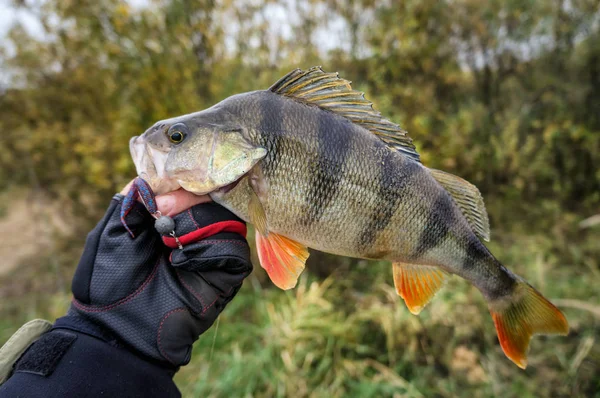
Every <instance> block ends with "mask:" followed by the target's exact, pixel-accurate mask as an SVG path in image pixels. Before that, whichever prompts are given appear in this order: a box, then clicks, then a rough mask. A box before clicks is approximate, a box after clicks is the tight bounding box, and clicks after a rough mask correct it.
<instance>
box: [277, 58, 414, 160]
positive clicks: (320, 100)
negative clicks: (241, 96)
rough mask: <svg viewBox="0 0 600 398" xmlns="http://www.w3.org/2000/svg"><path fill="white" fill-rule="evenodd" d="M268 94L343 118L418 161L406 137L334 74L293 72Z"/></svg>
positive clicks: (360, 94) (317, 68) (404, 132)
mask: <svg viewBox="0 0 600 398" xmlns="http://www.w3.org/2000/svg"><path fill="white" fill-rule="evenodd" d="M269 90H270V91H272V92H274V93H276V94H281V95H285V96H286V97H291V98H294V99H296V100H299V101H302V102H304V103H309V104H315V105H317V106H319V107H320V108H322V109H326V110H328V111H331V112H334V113H337V114H338V115H341V116H344V117H345V118H347V119H350V120H351V121H352V122H353V123H356V124H358V125H360V126H361V127H363V128H365V129H367V130H369V131H370V132H372V133H373V134H375V135H377V137H379V138H380V139H381V140H382V141H383V142H385V143H386V144H387V145H388V146H389V147H391V148H393V149H395V150H397V151H399V152H401V153H403V154H405V155H407V156H409V157H411V158H412V159H414V160H416V161H420V160H419V154H418V153H417V150H416V149H415V146H414V144H413V142H412V140H411V139H410V137H409V136H408V133H407V132H406V131H404V130H402V129H401V128H400V126H398V125H397V124H394V123H392V122H390V121H389V120H387V119H384V118H383V117H381V114H380V113H379V112H377V111H375V110H374V109H373V104H372V103H371V101H369V100H367V99H365V95H364V94H363V93H361V92H360V91H356V90H353V89H352V87H351V86H350V82H349V81H348V80H344V79H342V78H340V77H339V76H338V74H337V73H325V72H323V70H322V69H321V67H320V66H315V67H312V68H310V69H308V70H306V71H303V70H301V69H295V70H293V71H291V72H290V73H288V74H287V75H285V76H284V77H282V78H281V79H279V81H277V83H275V84H273V85H272V86H271V87H270V88H269Z"/></svg>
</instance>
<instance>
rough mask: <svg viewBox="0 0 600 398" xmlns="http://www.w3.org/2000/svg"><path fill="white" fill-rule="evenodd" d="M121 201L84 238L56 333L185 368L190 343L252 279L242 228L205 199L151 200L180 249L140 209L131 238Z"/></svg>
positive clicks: (180, 194)
mask: <svg viewBox="0 0 600 398" xmlns="http://www.w3.org/2000/svg"><path fill="white" fill-rule="evenodd" d="M124 192H125V193H126V192H127V191H125V190H124ZM122 200H123V196H122V195H116V196H115V197H114V198H113V201H112V203H111V205H110V207H109V209H108V211H107V213H106V215H105V216H104V218H103V219H102V220H101V221H100V223H99V224H98V225H97V226H96V228H95V229H94V230H93V231H92V232H90V234H89V235H88V239H87V243H86V246H85V249H84V252H83V255H82V257H81V260H80V263H79V266H78V268H77V270H76V272H75V276H74V278H73V284H72V290H73V295H74V299H73V302H72V305H71V308H70V310H69V313H68V316H67V317H64V318H61V319H59V320H58V321H57V322H56V324H55V327H62V328H67V329H69V328H70V329H76V330H79V331H82V332H84V333H96V334H97V333H101V334H102V335H103V338H104V339H106V340H115V341H116V342H118V343H120V344H123V345H125V346H126V347H127V348H129V349H130V350H132V351H134V352H135V353H137V354H138V355H141V356H143V357H147V358H151V359H154V360H156V361H159V362H160V363H163V364H164V365H167V366H171V367H178V366H181V365H185V364H187V363H188V362H189V360H190V354H191V347H192V344H193V342H194V341H196V340H197V339H198V337H199V335H200V334H202V333H203V332H204V331H205V330H206V329H208V328H209V327H210V326H211V325H212V324H213V322H214V321H215V320H216V318H217V316H218V315H219V314H220V312H221V311H222V310H223V308H224V307H225V305H226V304H227V303H228V302H229V301H230V300H231V299H232V298H233V297H234V296H235V294H236V293H237V291H238V290H239V288H240V287H241V284H242V282H243V280H244V278H246V277H247V276H248V275H249V274H250V272H251V271H252V264H251V262H250V253H249V248H248V244H247V242H246V240H245V238H244V236H245V233H246V227H245V224H244V223H243V221H242V220H240V219H239V218H237V217H236V216H235V215H234V214H233V213H231V212H229V211H228V210H226V209H225V208H223V207H221V206H219V205H217V204H214V203H209V201H210V198H209V197H208V196H196V195H193V194H190V193H188V192H185V191H175V192H172V193H169V194H166V195H161V196H157V198H156V200H157V206H158V208H159V210H160V211H161V213H162V214H164V215H169V216H172V217H173V220H174V221H175V234H176V236H177V237H178V240H179V242H180V243H181V244H182V245H183V247H182V248H181V249H179V248H178V245H177V243H176V242H175V240H174V238H171V237H161V236H160V235H159V234H158V233H157V232H156V230H155V229H154V219H153V218H152V217H151V216H150V214H149V213H148V212H147V211H146V209H145V208H144V207H143V205H142V204H140V203H137V204H136V205H135V206H134V208H133V210H132V211H130V212H129V214H128V215H127V220H126V221H127V224H128V226H129V228H130V229H131V230H133V231H135V234H134V235H135V238H132V237H131V236H130V235H129V234H128V233H127V231H126V229H125V227H124V226H123V225H122V223H121V220H120V217H119V213H120V207H121V204H122ZM190 206H191V208H190ZM82 325H83V326H82ZM82 328H83V329H86V330H81V329H82Z"/></svg>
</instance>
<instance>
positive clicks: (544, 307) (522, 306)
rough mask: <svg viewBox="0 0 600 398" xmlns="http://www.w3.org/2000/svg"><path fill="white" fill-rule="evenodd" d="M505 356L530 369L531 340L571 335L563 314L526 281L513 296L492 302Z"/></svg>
mask: <svg viewBox="0 0 600 398" xmlns="http://www.w3.org/2000/svg"><path fill="white" fill-rule="evenodd" d="M489 309H490V312H491V314H492V318H493V319H494V324H495V325H496V332H497V333H498V340H500V345H501V346H502V350H503V351H504V354H506V356H507V357H508V358H509V359H510V360H511V361H513V362H514V363H515V364H516V365H517V366H519V367H520V368H522V369H525V368H526V367H527V350H528V348H529V340H530V339H531V337H532V336H533V335H534V334H560V335H566V334H568V333H569V324H568V323H567V319H566V318H565V316H564V315H563V313H562V312H561V311H560V310H559V309H558V308H556V307H555V306H554V305H553V304H552V303H550V301H548V300H547V299H546V298H544V296H542V294H541V293H540V292H538V291H537V290H535V289H534V288H533V287H531V286H530V285H529V284H528V283H527V282H525V281H523V280H518V282H517V284H516V286H515V288H514V290H513V292H512V294H510V295H509V296H506V297H503V298H501V299H498V300H493V301H490V302H489Z"/></svg>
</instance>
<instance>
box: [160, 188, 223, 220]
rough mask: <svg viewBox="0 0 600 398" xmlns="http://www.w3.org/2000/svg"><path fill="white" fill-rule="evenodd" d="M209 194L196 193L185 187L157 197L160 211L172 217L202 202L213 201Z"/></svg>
mask: <svg viewBox="0 0 600 398" xmlns="http://www.w3.org/2000/svg"><path fill="white" fill-rule="evenodd" d="M211 201H212V200H211V198H210V196H208V195H194V194H193V193H190V192H188V191H184V190H183V189H178V190H177V191H173V192H169V193H167V194H164V195H158V196H157V197H156V205H157V207H158V211H160V213H161V214H162V215H164V216H169V217H172V216H174V215H176V214H179V213H181V212H182V211H185V210H187V209H189V208H190V207H192V206H195V205H197V204H200V203H207V202H211Z"/></svg>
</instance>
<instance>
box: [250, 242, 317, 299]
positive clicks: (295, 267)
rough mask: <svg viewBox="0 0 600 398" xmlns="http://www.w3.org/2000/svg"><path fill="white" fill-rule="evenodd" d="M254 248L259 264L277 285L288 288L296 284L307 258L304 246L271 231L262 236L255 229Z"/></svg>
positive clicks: (284, 288) (306, 250)
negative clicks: (256, 251) (256, 250)
mask: <svg viewBox="0 0 600 398" xmlns="http://www.w3.org/2000/svg"><path fill="white" fill-rule="evenodd" d="M256 248H257V249H258V258H259V260H260V265H261V266H262V267H263V268H264V269H265V271H267V274H269V277H270V278H271V280H272V281H273V283H274V284H275V285H276V286H277V287H279V288H280V289H283V290H288V289H291V288H293V287H294V286H296V283H298V277H300V274H301V273H302V271H303V270H304V264H305V263H306V260H307V259H308V249H307V248H306V246H304V245H302V244H300V243H298V242H296V241H293V240H291V239H289V238H286V237H285V236H281V235H277V234H274V233H272V232H270V233H268V235H266V236H264V235H262V234H261V233H260V232H259V231H256Z"/></svg>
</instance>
